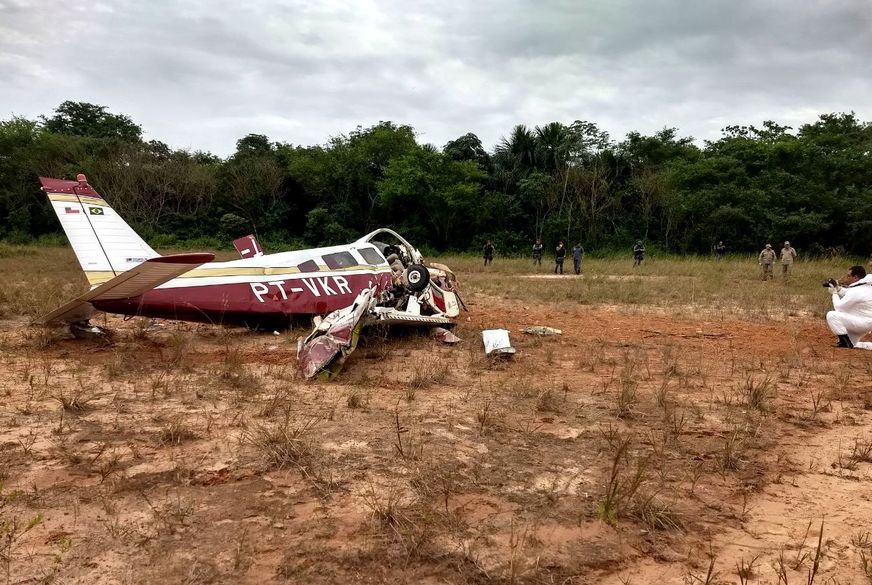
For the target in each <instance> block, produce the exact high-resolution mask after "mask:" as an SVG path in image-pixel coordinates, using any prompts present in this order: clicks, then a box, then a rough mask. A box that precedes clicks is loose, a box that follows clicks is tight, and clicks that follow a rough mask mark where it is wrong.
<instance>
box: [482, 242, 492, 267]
mask: <svg viewBox="0 0 872 585" xmlns="http://www.w3.org/2000/svg"><path fill="white" fill-rule="evenodd" d="M483 253H484V265H485V266H487V265H488V264H491V263H492V262H493V261H494V245H493V244H492V243H491V241H490V240H488V241H487V242H485V243H484V250H483Z"/></svg>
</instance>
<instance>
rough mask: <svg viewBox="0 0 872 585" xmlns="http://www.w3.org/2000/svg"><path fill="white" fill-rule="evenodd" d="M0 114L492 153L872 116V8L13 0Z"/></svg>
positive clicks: (189, 135) (6, 20)
mask: <svg viewBox="0 0 872 585" xmlns="http://www.w3.org/2000/svg"><path fill="white" fill-rule="evenodd" d="M0 80H2V81H0V118H7V117H9V116H11V115H13V114H16V115H22V116H26V117H31V118H33V117H36V116H38V115H40V114H50V113H51V111H52V110H53V109H54V108H55V107H56V106H57V105H58V104H60V103H61V102H62V101H64V100H68V99H69V100H76V101H88V102H93V103H97V104H100V105H105V106H107V107H108V108H109V110H110V111H113V112H120V113H125V114H128V115H129V116H131V117H132V118H133V120H134V121H136V122H137V123H139V124H141V125H142V127H143V130H144V131H145V135H146V138H147V139H158V140H163V141H164V142H167V143H168V144H170V145H171V146H173V147H177V148H190V149H200V150H209V151H212V152H214V153H215V154H219V155H228V154H230V153H232V152H233V150H234V149H235V143H236V140H237V139H238V138H240V137H242V136H244V135H246V134H249V133H260V134H266V135H268V136H269V137H270V138H271V139H272V140H276V141H283V142H290V143H292V144H303V145H308V144H322V143H324V142H326V140H327V139H328V138H329V137H330V136H332V135H336V134H341V133H346V132H348V131H350V130H353V129H354V128H355V127H356V126H358V125H363V126H369V125H372V124H375V123H377V122H378V121H379V120H392V121H394V122H397V123H404V124H410V125H411V126H413V127H414V128H415V129H416V131H417V132H418V133H419V141H420V142H429V143H433V144H436V145H437V146H442V145H443V144H444V143H445V142H447V141H448V140H451V139H453V138H456V137H458V136H460V135H463V134H465V133H467V132H474V133H476V134H477V135H478V136H479V137H480V138H481V139H482V141H483V142H484V144H485V146H486V147H487V148H488V149H490V148H492V147H493V146H494V145H495V144H496V143H497V141H498V140H499V139H500V138H501V137H502V136H505V135H508V134H509V132H510V131H511V129H512V127H513V126H514V125H515V124H518V123H524V124H528V125H538V124H543V123H547V122H550V121H555V120H556V121H561V122H565V123H571V122H572V121H573V120H576V119H582V120H590V121H593V122H596V123H597V124H599V126H600V127H601V128H603V129H605V130H607V131H608V132H609V133H610V134H611V135H612V137H613V138H617V139H620V138H622V137H623V136H624V135H625V133H626V132H628V131H630V130H634V129H635V130H639V131H642V132H645V133H650V132H654V131H656V130H658V129H660V128H662V127H664V126H675V127H677V128H679V130H680V132H681V134H682V135H685V136H693V137H695V138H696V139H698V140H702V139H709V138H716V137H718V136H719V135H720V129H721V128H723V127H724V126H725V125H727V124H734V123H739V124H759V123H760V122H761V121H763V120H766V119H772V120H776V121H779V122H781V123H787V124H789V125H793V126H797V125H799V124H801V123H803V122H808V121H813V120H814V119H815V118H816V117H817V115H818V114H820V113H826V112H833V111H851V110H854V111H855V112H857V114H858V116H859V117H860V118H861V119H863V120H872V0H753V1H752V0H683V1H682V0H602V1H592V0H565V1H562V0H561V1H539V2H533V1H523V0H515V1H507V2H494V1H490V0H478V1H476V2H472V1H467V2H462V1H461V2H458V1H455V0H435V1H424V2H415V1H412V0H406V1H400V0H383V1H379V2H375V1H371V0H349V1H337V0H329V1H318V0H302V1H295V0H292V1H279V2H276V1H273V2H260V1H258V0H243V1H240V0H233V1H229V2H228V1H224V0H214V1H213V0H209V1H207V0H183V1H179V2H172V1H166V0H128V1H123V0H119V1H114V0H110V1H106V2H80V1H78V0H0Z"/></svg>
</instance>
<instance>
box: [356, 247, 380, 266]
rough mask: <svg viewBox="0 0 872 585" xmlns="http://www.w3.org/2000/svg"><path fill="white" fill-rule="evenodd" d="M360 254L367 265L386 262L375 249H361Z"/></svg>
mask: <svg viewBox="0 0 872 585" xmlns="http://www.w3.org/2000/svg"><path fill="white" fill-rule="evenodd" d="M358 252H360V255H361V256H363V259H364V260H366V262H367V264H372V265H378V264H384V263H385V262H386V260H385V259H384V258H383V257H382V255H381V254H379V253H378V250H376V249H375V248H361V249H360V250H358Z"/></svg>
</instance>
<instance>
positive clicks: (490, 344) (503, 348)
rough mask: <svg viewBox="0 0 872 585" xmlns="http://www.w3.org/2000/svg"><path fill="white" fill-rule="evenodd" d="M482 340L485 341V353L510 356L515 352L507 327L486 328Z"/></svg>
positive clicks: (482, 333)
mask: <svg viewBox="0 0 872 585" xmlns="http://www.w3.org/2000/svg"><path fill="white" fill-rule="evenodd" d="M481 340H482V342H484V353H485V355H506V356H510V355H512V354H514V353H515V348H514V347H512V343H511V342H510V341H509V332H508V330H506V329H485V330H484V331H482V332H481Z"/></svg>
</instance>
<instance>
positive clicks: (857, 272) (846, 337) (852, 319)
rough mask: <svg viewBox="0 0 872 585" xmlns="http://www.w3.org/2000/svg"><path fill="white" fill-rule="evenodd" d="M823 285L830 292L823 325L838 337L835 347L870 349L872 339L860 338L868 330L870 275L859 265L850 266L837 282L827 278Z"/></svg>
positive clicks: (871, 313) (870, 328) (871, 314)
mask: <svg viewBox="0 0 872 585" xmlns="http://www.w3.org/2000/svg"><path fill="white" fill-rule="evenodd" d="M825 286H826V287H827V288H828V290H829V292H830V293H831V294H832V295H833V310H832V311H830V312H828V313H827V325H829V327H830V331H832V332H833V334H835V335H836V336H837V337H838V338H839V341H838V343H836V347H844V348H848V349H850V348H852V347H857V348H861V349H872V342H861V341H860V339H861V338H862V337H863V336H864V335H866V334H867V333H869V332H870V331H872V275H869V276H867V275H866V269H865V268H863V267H862V266H851V268H849V269H848V273H847V274H846V275H845V276H844V277H843V278H842V281H841V282H839V281H836V280H832V279H830V280H828V281H827V282H826V283H825Z"/></svg>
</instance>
